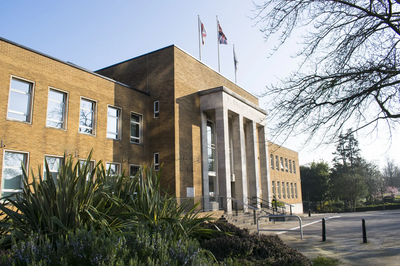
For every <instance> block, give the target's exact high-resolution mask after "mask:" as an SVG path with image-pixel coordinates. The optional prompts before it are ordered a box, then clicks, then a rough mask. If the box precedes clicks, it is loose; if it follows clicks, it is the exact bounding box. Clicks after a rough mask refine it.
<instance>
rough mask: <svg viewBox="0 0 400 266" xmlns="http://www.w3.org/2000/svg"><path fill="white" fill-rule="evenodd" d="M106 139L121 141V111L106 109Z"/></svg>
mask: <svg viewBox="0 0 400 266" xmlns="http://www.w3.org/2000/svg"><path fill="white" fill-rule="evenodd" d="M107 138H109V139H115V140H119V139H121V109H120V108H116V107H111V106H109V107H108V111H107Z"/></svg>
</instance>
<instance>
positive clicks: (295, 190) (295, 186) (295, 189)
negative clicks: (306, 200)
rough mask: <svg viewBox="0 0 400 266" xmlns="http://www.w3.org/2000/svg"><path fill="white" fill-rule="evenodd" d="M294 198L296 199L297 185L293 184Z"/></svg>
mask: <svg viewBox="0 0 400 266" xmlns="http://www.w3.org/2000/svg"><path fill="white" fill-rule="evenodd" d="M294 196H295V197H296V199H297V183H294Z"/></svg>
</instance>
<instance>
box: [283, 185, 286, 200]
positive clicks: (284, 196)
mask: <svg viewBox="0 0 400 266" xmlns="http://www.w3.org/2000/svg"><path fill="white" fill-rule="evenodd" d="M282 198H284V199H286V189H285V182H282Z"/></svg>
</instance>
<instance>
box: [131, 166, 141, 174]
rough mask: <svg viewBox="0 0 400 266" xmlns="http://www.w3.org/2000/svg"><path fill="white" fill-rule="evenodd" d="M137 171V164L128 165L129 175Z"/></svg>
mask: <svg viewBox="0 0 400 266" xmlns="http://www.w3.org/2000/svg"><path fill="white" fill-rule="evenodd" d="M137 172H139V166H137V165H131V166H130V167H129V176H135V175H136V174H137Z"/></svg>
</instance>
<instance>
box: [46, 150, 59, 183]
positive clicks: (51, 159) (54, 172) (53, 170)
mask: <svg viewBox="0 0 400 266" xmlns="http://www.w3.org/2000/svg"><path fill="white" fill-rule="evenodd" d="M44 159H45V160H46V162H47V166H48V167H49V174H50V176H51V177H52V178H53V180H54V182H55V183H57V176H58V172H59V170H60V167H62V165H63V163H64V162H63V158H62V157H55V156H45V157H44ZM43 169H44V173H43V179H44V180H46V179H47V173H46V166H44V167H43Z"/></svg>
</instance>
